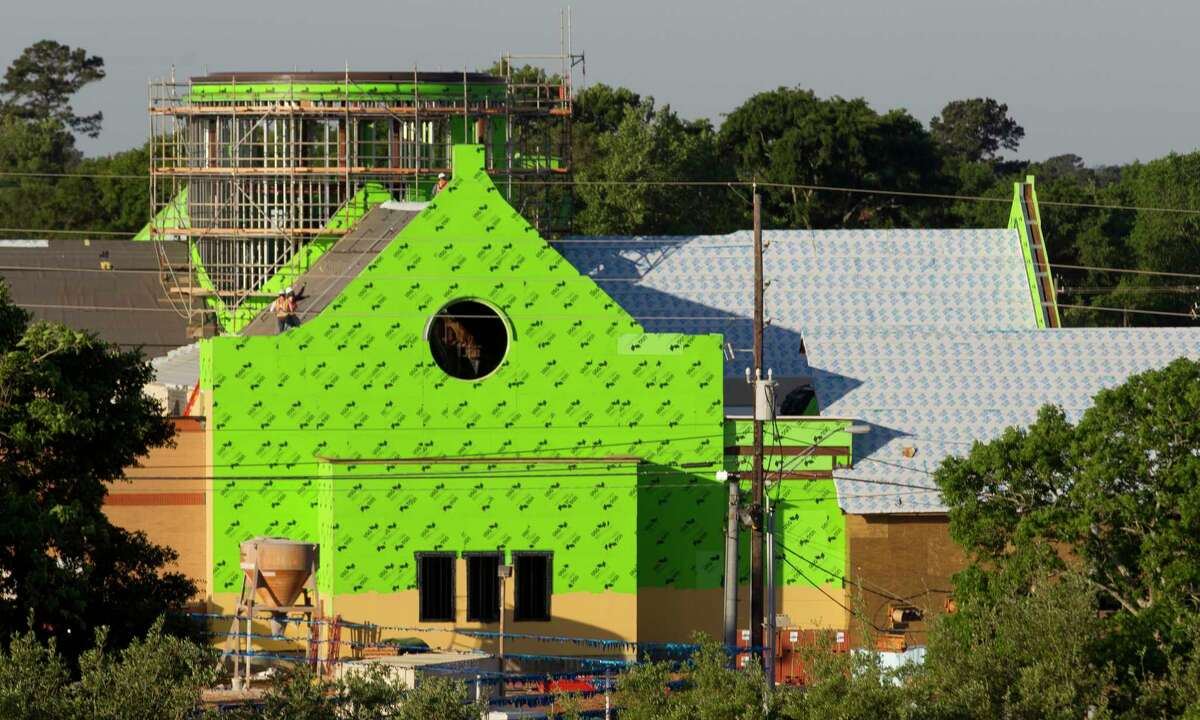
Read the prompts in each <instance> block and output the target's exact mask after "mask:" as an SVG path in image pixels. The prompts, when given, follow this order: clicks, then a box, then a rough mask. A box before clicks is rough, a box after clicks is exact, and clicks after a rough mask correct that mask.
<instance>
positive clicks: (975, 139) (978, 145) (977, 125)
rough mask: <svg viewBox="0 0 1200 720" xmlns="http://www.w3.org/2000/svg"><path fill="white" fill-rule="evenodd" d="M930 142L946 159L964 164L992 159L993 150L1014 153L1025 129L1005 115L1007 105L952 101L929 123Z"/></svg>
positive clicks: (980, 100)
mask: <svg viewBox="0 0 1200 720" xmlns="http://www.w3.org/2000/svg"><path fill="white" fill-rule="evenodd" d="M929 130H930V133H931V134H932V135H933V138H934V140H936V141H937V142H938V144H939V145H941V146H942V147H943V148H945V151H946V154H947V155H949V156H950V157H954V158H959V159H962V160H964V161H966V162H978V161H980V160H996V159H998V158H997V156H996V151H998V150H1000V149H1001V148H1004V149H1005V150H1012V151H1014V152H1015V151H1016V149H1017V148H1018V147H1020V146H1021V138H1023V137H1025V130H1024V128H1022V127H1021V126H1020V125H1018V124H1017V121H1016V120H1013V119H1012V117H1011V116H1010V115H1009V114H1008V105H1005V104H1004V103H1001V102H996V101H995V100H993V99H991V98H973V99H971V100H955V101H953V102H950V103H947V104H946V107H944V108H942V113H941V114H940V115H937V116H935V117H934V118H933V120H931V121H930V122H929Z"/></svg>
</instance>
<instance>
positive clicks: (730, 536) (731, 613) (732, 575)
mask: <svg viewBox="0 0 1200 720" xmlns="http://www.w3.org/2000/svg"><path fill="white" fill-rule="evenodd" d="M722 475H724V479H725V481H726V482H728V483H729V509H728V518H727V520H726V522H727V523H728V524H727V525H726V526H725V649H726V652H728V653H729V666H730V667H734V665H735V662H736V658H737V651H736V649H735V648H737V605H738V601H737V596H738V530H739V529H740V528H741V519H740V518H739V517H738V504H739V502H740V495H741V492H740V488H739V487H738V476H737V473H736V472H734V473H725V472H724V471H722V472H719V473H717V479H718V480H719V479H722Z"/></svg>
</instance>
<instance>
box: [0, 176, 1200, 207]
mask: <svg viewBox="0 0 1200 720" xmlns="http://www.w3.org/2000/svg"><path fill="white" fill-rule="evenodd" d="M333 174H336V175H338V176H344V175H347V174H349V175H350V176H355V175H359V174H360V173H354V172H350V173H345V172H339V173H333ZM0 177H27V178H38V177H41V178H81V179H107V180H143V181H149V180H150V177H151V175H149V174H146V175H132V174H112V175H106V174H103V173H67V172H19V171H0ZM512 184H513V185H540V186H549V187H563V186H575V187H589V186H612V187H698V188H699V187H713V188H729V189H734V188H760V187H761V188H769V189H774V190H804V191H808V192H831V193H843V194H854V195H882V196H887V197H906V198H914V199H927V200H947V201H951V202H982V203H1002V204H1006V205H1011V204H1012V199H1011V198H1008V197H992V196H988V195H960V194H955V193H936V192H922V191H917V190H889V189H885V188H878V189H876V188H862V187H849V186H842V185H820V184H811V183H778V182H760V181H755V180H512ZM1038 204H1039V205H1044V206H1047V207H1065V208H1081V209H1089V210H1120V211H1129V212H1161V213H1174V214H1183V215H1200V210H1195V209H1191V208H1171V207H1153V206H1139V205H1119V204H1107V203H1081V202H1066V201H1056V200H1042V199H1040V198H1039V200H1038Z"/></svg>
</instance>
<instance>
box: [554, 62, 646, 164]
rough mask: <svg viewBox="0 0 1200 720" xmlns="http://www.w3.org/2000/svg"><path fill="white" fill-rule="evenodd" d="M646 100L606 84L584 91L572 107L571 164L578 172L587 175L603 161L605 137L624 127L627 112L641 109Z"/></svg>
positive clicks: (628, 91) (625, 89)
mask: <svg viewBox="0 0 1200 720" xmlns="http://www.w3.org/2000/svg"><path fill="white" fill-rule="evenodd" d="M641 104H642V98H641V96H640V95H638V94H637V93H635V92H633V91H632V90H630V89H628V88H623V87H616V88H614V87H610V86H608V85H605V84H603V83H598V84H596V85H591V86H589V87H587V88H584V89H583V90H581V91H580V92H579V93H578V94H577V95H576V96H575V101H574V103H573V104H572V108H573V115H572V117H571V164H572V166H573V167H574V168H575V170H576V171H577V172H580V171H582V172H585V173H586V172H587V171H589V170H591V169H592V166H593V164H594V163H595V162H597V161H598V160H599V159H600V155H599V148H598V146H599V144H600V140H601V138H604V137H607V136H610V135H612V134H613V133H615V132H616V131H617V128H619V127H620V126H621V121H622V120H624V119H625V113H626V111H627V110H629V109H630V108H635V109H636V108H638V107H640V106H641Z"/></svg>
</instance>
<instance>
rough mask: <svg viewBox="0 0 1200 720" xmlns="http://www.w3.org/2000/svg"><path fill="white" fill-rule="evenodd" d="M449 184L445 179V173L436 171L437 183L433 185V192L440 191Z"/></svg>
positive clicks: (435, 193)
mask: <svg viewBox="0 0 1200 720" xmlns="http://www.w3.org/2000/svg"><path fill="white" fill-rule="evenodd" d="M449 184H450V181H449V180H447V179H446V173H438V181H437V185H434V186H433V194H434V195H437V194H438V193H440V192H441V191H443V190H445V189H446V186H447V185H449Z"/></svg>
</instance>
